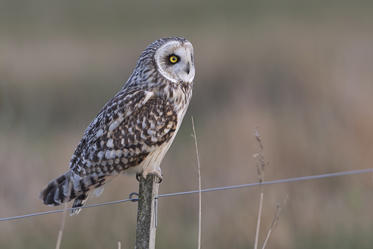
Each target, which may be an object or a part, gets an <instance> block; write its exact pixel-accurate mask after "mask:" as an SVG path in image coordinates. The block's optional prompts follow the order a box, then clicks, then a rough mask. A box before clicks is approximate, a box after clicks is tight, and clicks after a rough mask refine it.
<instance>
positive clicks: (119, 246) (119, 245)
mask: <svg viewBox="0 0 373 249" xmlns="http://www.w3.org/2000/svg"><path fill="white" fill-rule="evenodd" d="M118 249H122V243H121V242H120V241H118Z"/></svg>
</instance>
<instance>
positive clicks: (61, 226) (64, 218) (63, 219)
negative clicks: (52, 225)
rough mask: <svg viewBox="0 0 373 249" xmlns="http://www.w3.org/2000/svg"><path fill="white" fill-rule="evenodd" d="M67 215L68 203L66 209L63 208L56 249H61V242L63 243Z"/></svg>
mask: <svg viewBox="0 0 373 249" xmlns="http://www.w3.org/2000/svg"><path fill="white" fill-rule="evenodd" d="M66 213H67V202H65V204H64V207H63V213H62V219H61V225H60V230H59V231H58V237H57V243H56V249H60V247H61V241H62V236H63V230H64V229H65V220H66Z"/></svg>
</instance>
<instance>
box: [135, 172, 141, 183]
mask: <svg viewBox="0 0 373 249" xmlns="http://www.w3.org/2000/svg"><path fill="white" fill-rule="evenodd" d="M140 178H141V173H137V174H136V180H137V181H138V182H140Z"/></svg>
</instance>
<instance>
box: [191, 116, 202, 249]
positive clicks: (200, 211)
mask: <svg viewBox="0 0 373 249" xmlns="http://www.w3.org/2000/svg"><path fill="white" fill-rule="evenodd" d="M192 128H193V138H194V145H195V147H196V156H197V169H198V190H199V192H198V198H199V199H198V247H197V248H198V249H201V227H202V221H201V220H202V193H201V189H202V184H201V163H200V160H199V151H198V143H197V135H196V129H195V127H194V119H193V116H192Z"/></svg>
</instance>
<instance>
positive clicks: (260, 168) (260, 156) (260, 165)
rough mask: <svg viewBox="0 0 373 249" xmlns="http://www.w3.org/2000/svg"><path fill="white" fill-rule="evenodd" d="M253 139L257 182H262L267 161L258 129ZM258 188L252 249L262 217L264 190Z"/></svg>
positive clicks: (256, 243) (257, 241) (256, 241)
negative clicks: (256, 146) (256, 144)
mask: <svg viewBox="0 0 373 249" xmlns="http://www.w3.org/2000/svg"><path fill="white" fill-rule="evenodd" d="M254 135H255V139H256V141H257V143H258V147H259V148H258V152H257V153H255V154H254V155H253V156H254V158H256V159H257V161H256V167H257V173H258V177H259V183H262V182H263V181H264V169H265V166H266V165H267V163H266V162H265V160H264V153H263V151H264V146H263V142H262V138H261V136H260V134H259V132H258V130H257V129H256V130H255V134H254ZM259 190H260V199H259V210H258V219H257V223H256V232H255V241H254V249H257V248H258V243H259V231H260V223H261V219H262V211H263V199H264V192H263V187H262V185H259Z"/></svg>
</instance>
